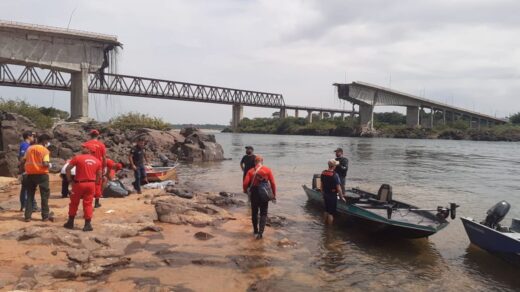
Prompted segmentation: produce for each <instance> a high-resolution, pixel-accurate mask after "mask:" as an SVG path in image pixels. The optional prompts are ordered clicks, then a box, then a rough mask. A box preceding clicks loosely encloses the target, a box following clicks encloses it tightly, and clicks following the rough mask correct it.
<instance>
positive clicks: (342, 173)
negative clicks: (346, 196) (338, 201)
mask: <svg viewBox="0 0 520 292" xmlns="http://www.w3.org/2000/svg"><path fill="white" fill-rule="evenodd" d="M336 161H338V162H339V165H338V166H336V169H335V170H334V171H335V172H336V173H337V174H338V176H339V180H340V182H341V183H340V185H341V190H342V191H343V192H345V183H346V181H347V171H348V159H347V158H346V157H343V156H342V157H336Z"/></svg>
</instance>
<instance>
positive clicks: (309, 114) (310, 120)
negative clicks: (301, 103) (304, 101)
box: [307, 111, 312, 124]
mask: <svg viewBox="0 0 520 292" xmlns="http://www.w3.org/2000/svg"><path fill="white" fill-rule="evenodd" d="M307 122H308V123H309V124H312V111H307Z"/></svg>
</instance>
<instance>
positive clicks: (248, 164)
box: [240, 154, 256, 179]
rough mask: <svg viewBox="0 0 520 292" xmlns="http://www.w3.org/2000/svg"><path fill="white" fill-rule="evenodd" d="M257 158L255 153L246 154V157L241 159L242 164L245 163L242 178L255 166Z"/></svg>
mask: <svg viewBox="0 0 520 292" xmlns="http://www.w3.org/2000/svg"><path fill="white" fill-rule="evenodd" d="M255 158H256V156H255V155H254V154H252V155H244V157H242V160H240V165H242V164H244V176H243V177H242V179H244V178H245V177H246V174H247V172H248V171H249V170H250V169H251V168H255Z"/></svg>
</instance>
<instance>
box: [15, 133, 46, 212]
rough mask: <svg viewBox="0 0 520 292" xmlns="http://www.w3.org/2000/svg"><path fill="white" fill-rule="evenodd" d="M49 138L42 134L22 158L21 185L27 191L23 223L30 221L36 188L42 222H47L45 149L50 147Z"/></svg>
mask: <svg viewBox="0 0 520 292" xmlns="http://www.w3.org/2000/svg"><path fill="white" fill-rule="evenodd" d="M50 140H51V137H50V136H49V135H47V134H42V135H40V136H39V137H38V144H34V145H31V146H29V148H28V149H27V151H26V153H25V157H24V158H23V161H22V162H23V165H24V167H25V173H26V177H25V179H24V182H23V184H24V185H25V188H26V189H27V200H25V214H24V217H25V221H26V222H29V221H31V215H32V212H33V201H34V195H35V193H36V188H37V187H39V188H40V196H41V206H42V221H47V220H49V219H50V218H49V214H50V210H49V196H50V194H51V191H50V188H49V168H50V167H51V163H50V152H49V150H48V149H47V147H49V145H50Z"/></svg>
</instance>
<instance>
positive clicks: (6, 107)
mask: <svg viewBox="0 0 520 292" xmlns="http://www.w3.org/2000/svg"><path fill="white" fill-rule="evenodd" d="M0 111H6V112H11V113H16V114H19V115H22V116H24V117H26V118H28V119H29V120H30V121H31V122H33V123H34V124H35V125H36V127H38V128H40V129H49V128H51V127H52V125H53V124H54V119H56V118H58V119H67V118H68V117H69V113H68V112H66V111H62V110H59V109H56V108H53V107H38V106H35V105H31V104H29V103H27V102H25V101H23V100H5V99H3V98H0Z"/></svg>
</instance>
